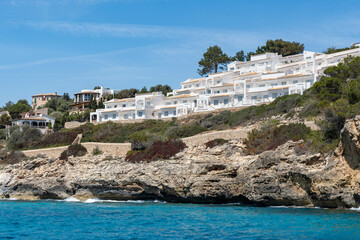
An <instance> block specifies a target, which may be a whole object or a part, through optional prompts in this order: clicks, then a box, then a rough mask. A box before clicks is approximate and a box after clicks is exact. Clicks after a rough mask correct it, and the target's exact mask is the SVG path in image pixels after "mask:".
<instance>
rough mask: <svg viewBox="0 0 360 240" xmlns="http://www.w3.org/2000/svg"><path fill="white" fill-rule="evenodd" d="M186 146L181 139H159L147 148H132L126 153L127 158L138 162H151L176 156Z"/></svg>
mask: <svg viewBox="0 0 360 240" xmlns="http://www.w3.org/2000/svg"><path fill="white" fill-rule="evenodd" d="M185 148H186V145H185V143H184V142H183V141H181V140H174V139H170V140H168V141H157V142H154V143H153V145H152V146H151V147H149V148H147V149H145V150H142V151H139V150H132V151H129V152H128V153H127V155H126V158H125V160H126V161H129V162H132V163H138V162H143V161H146V162H151V161H154V160H158V159H169V158H171V157H173V156H175V155H176V154H177V153H179V152H181V151H182V150H184V149H185Z"/></svg>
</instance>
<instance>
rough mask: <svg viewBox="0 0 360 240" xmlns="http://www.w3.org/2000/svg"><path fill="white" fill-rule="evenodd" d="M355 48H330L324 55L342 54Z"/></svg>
mask: <svg viewBox="0 0 360 240" xmlns="http://www.w3.org/2000/svg"><path fill="white" fill-rule="evenodd" d="M353 48H355V46H351V47H345V48H337V47H329V48H328V49H326V50H325V51H323V53H326V54H331V53H337V52H342V51H346V50H350V49H353Z"/></svg>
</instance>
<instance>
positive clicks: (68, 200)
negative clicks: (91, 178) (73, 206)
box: [59, 197, 81, 202]
mask: <svg viewBox="0 0 360 240" xmlns="http://www.w3.org/2000/svg"><path fill="white" fill-rule="evenodd" d="M59 201H60V202H81V201H80V200H79V199H77V198H74V197H68V198H65V199H64V200H59Z"/></svg>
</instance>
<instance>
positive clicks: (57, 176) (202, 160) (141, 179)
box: [0, 120, 360, 208]
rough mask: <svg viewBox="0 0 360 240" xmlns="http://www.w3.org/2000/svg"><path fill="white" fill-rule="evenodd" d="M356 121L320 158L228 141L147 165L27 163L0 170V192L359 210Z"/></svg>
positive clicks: (86, 160)
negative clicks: (247, 148)
mask: <svg viewBox="0 0 360 240" xmlns="http://www.w3.org/2000/svg"><path fill="white" fill-rule="evenodd" d="M356 121H357V120H356ZM354 124H355V123H354ZM355 126H356V127H354V125H352V123H349V122H347V125H346V128H345V129H344V131H343V133H342V139H343V143H342V147H341V148H340V150H339V151H338V152H339V154H338V155H333V156H329V157H326V158H324V157H322V156H321V155H320V154H317V153H315V154H313V153H301V154H300V153H298V154H297V153H296V151H295V150H294V148H295V143H293V142H288V143H286V144H284V145H282V146H280V147H279V148H277V149H276V150H274V151H267V152H264V153H262V154H260V155H257V156H245V155H244V153H243V145H242V143H240V142H237V141H230V142H229V143H228V144H224V145H222V146H217V147H215V148H213V149H206V148H205V146H199V147H194V148H187V149H185V150H184V151H183V152H181V153H179V154H177V155H176V156H175V157H173V158H172V159H169V160H161V161H155V162H151V163H136V164H134V163H129V162H126V161H124V159H123V158H117V159H111V160H109V159H110V158H106V156H104V155H99V156H91V155H87V156H84V157H80V158H69V160H67V161H64V160H59V159H56V160H54V159H53V160H49V159H41V158H39V159H34V160H28V161H25V162H21V163H19V164H15V165H8V166H4V167H3V168H2V169H1V170H0V196H2V197H11V198H19V199H48V198H51V199H64V198H67V197H70V196H71V197H76V198H78V199H88V198H100V199H113V200H134V199H158V200H165V201H169V202H192V203H227V202H242V203H245V204H255V205H260V206H269V205H298V206H320V207H345V208H348V207H359V206H360V174H359V172H360V171H359V170H357V168H358V167H354V166H357V165H356V160H357V159H358V158H357V157H356V156H358V155H356V154H358V148H357V147H358V146H359V145H358V140H357V136H358V134H357V132H358V130H357V125H356V124H355ZM355 129H356V131H355ZM355 147H356V148H355ZM359 156H360V155H359ZM349 159H351V161H349ZM348 163H349V164H348Z"/></svg>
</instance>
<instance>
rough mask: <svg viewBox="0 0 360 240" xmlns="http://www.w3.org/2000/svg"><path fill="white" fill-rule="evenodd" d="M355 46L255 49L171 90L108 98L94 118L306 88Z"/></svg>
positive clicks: (236, 101) (262, 99) (141, 115)
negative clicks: (282, 51)
mask: <svg viewBox="0 0 360 240" xmlns="http://www.w3.org/2000/svg"><path fill="white" fill-rule="evenodd" d="M355 46H356V48H353V49H350V50H347V51H342V52H338V53H333V54H323V53H316V52H310V51H304V52H303V53H302V54H297V55H292V56H287V57H283V56H281V55H278V54H277V53H264V54H259V55H254V56H251V61H247V62H238V61H235V62H232V63H230V64H228V66H227V68H228V70H227V71H224V72H220V73H216V74H210V75H209V76H208V77H203V78H197V79H188V80H186V81H184V82H182V83H181V88H180V89H176V90H173V92H171V93H168V94H167V96H164V95H163V94H161V92H154V93H148V94H137V95H136V96H135V98H128V99H120V100H117V99H113V100H111V101H108V102H105V103H104V105H105V109H98V110H96V112H93V113H91V120H92V121H95V122H105V121H110V120H112V121H114V120H128V119H164V118H171V117H179V116H183V115H187V114H189V113H190V112H202V111H213V110H217V109H225V108H231V107H241V106H251V105H256V104H260V103H268V102H271V101H273V100H274V99H276V98H277V97H280V96H284V95H289V94H294V93H298V94H302V93H303V92H304V91H305V90H306V89H308V88H310V87H311V86H312V85H313V84H314V83H315V82H316V81H318V80H319V79H320V77H321V76H322V75H323V74H324V70H325V69H326V68H328V67H330V66H335V65H337V64H338V63H339V62H341V61H342V60H343V59H344V58H346V57H347V56H350V55H351V56H360V48H359V47H360V43H357V44H355Z"/></svg>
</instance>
